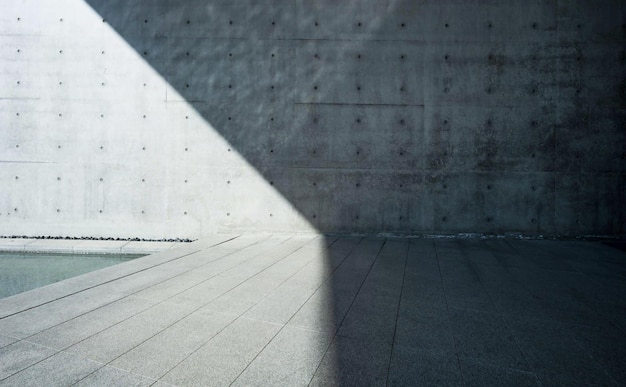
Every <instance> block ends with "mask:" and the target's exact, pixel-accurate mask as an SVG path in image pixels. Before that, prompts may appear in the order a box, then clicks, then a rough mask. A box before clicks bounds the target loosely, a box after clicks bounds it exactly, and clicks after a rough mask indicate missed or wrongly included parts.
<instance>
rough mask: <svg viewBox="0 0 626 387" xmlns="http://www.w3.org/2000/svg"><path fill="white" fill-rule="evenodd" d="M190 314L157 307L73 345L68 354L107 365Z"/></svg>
mask: <svg viewBox="0 0 626 387" xmlns="http://www.w3.org/2000/svg"><path fill="white" fill-rule="evenodd" d="M191 311H192V308H190V307H188V306H184V305H174V304H169V303H162V304H157V305H155V306H153V307H151V308H148V309H146V310H144V311H142V312H141V313H139V314H137V315H135V316H133V317H131V318H129V319H128V320H125V321H123V322H121V323H119V324H116V325H114V326H112V327H110V328H108V329H106V330H104V331H101V332H99V333H97V334H96V335H93V336H90V337H89V338H87V339H85V340H83V341H81V342H79V343H77V344H74V345H73V346H71V347H69V348H68V349H67V351H68V352H71V353H76V354H80V355H81V356H84V357H87V358H89V359H92V360H95V361H99V362H102V363H108V362H110V361H112V360H113V359H115V358H117V357H118V356H120V355H122V354H124V353H126V352H128V351H129V350H131V349H133V348H134V347H136V346H137V345H139V344H141V343H142V342H144V341H145V340H148V339H149V338H150V337H152V336H154V335H156V334H157V333H159V332H161V331H162V330H164V329H166V328H167V327H168V326H170V325H172V324H174V323H175V322H176V321H178V320H180V319H182V318H183V317H185V316H186V315H188V314H189V313H191Z"/></svg>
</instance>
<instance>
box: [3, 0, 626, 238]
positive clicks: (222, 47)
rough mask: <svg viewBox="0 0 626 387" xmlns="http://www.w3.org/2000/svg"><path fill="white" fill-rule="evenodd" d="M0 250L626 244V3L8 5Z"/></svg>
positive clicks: (74, 0) (90, 1)
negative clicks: (0, 245)
mask: <svg viewBox="0 0 626 387" xmlns="http://www.w3.org/2000/svg"><path fill="white" fill-rule="evenodd" d="M2 8H3V12H2V15H1V16H0V39H1V40H0V42H1V43H0V50H1V52H2V53H1V55H0V74H1V76H0V82H1V84H0V117H1V118H0V123H1V125H2V128H1V130H0V146H1V153H0V162H1V164H0V165H1V168H0V182H1V184H2V191H1V192H0V219H1V222H0V234H3V235H71V236H84V235H93V236H125V237H128V236H133V237H134V236H138V237H148V238H165V237H171V238H176V237H196V236H198V235H204V234H207V233H212V232H249V231H260V230H262V231H271V232H277V231H290V232H291V231H315V230H318V231H323V232H398V233H435V234H447V233H458V232H477V233H506V232H513V233H517V232H519V233H524V234H529V235H538V234H544V235H587V234H623V233H624V232H625V227H626V186H625V184H626V149H625V148H624V146H625V145H624V144H626V130H625V129H624V122H625V121H626V104H625V101H626V81H625V69H626V59H625V58H626V54H625V52H624V45H625V43H626V42H625V41H626V27H625V12H626V11H625V6H624V3H623V1H619V0H607V1H602V2H596V1H586V0H585V1H583V0H580V1H557V0H550V1H530V2H529V1H525V0H524V1H522V0H519V1H517V0H515V1H506V2H495V1H482V0H481V1H446V2H441V1H434V0H433V1H419V2H416V1H409V0H396V1H356V0H354V1H341V2H337V1H306V0H294V1H271V0H266V1H253V0H237V1H230V0H229V1H217V0H216V1H209V2H207V1H200V0H193V1H184V2H181V1H174V0H159V1H152V0H150V1H148V0H146V1H133V2H127V1H121V0H119V1H109V0H107V1H104V0H102V1H100V0H87V1H86V2H83V1H79V0H64V1H56V2H54V3H49V4H48V3H45V4H41V2H38V1H34V0H29V1H17V0H6V1H4V2H3V5H2Z"/></svg>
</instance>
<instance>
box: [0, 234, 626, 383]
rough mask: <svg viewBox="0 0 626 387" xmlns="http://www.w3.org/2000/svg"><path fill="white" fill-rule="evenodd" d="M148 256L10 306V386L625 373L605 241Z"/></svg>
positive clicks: (304, 242) (5, 339)
mask: <svg viewBox="0 0 626 387" xmlns="http://www.w3.org/2000/svg"><path fill="white" fill-rule="evenodd" d="M220 242H221V243H220ZM622 247H623V245H622ZM140 260H141V262H137V261H131V262H126V263H123V264H120V265H117V266H113V267H110V268H107V269H104V270H100V271H97V272H92V273H89V274H86V275H83V276H80V277H76V278H73V279H70V280H65V281H63V282H61V283H59V284H56V286H53V285H50V286H47V287H44V288H39V289H35V290H33V291H29V292H26V293H22V294H19V295H15V296H12V297H8V298H5V299H2V300H0V385H1V386H5V385H6V386H23V385H34V386H39V385H62V386H69V385H81V386H82V385H85V386H93V385H146V386H147V385H153V383H155V382H157V384H155V385H176V386H192V385H195V386H213V385H214V386H228V385H236V386H251V385H255V386H257V385H258V386H306V385H315V386H346V385H351V386H352V385H359V386H360V385H376V386H386V385H390V386H413V385H454V386H456V385H458V386H485V385H494V386H508V385H522V386H552V385H558V386H560V385H568V386H570V385H602V386H619V385H624V384H625V383H626V368H625V367H624V359H625V358H626V340H625V339H624V337H625V336H624V329H625V328H626V313H625V307H626V300H625V299H624V297H623V295H624V292H625V291H626V281H625V280H624V278H625V277H624V276H625V275H626V261H625V260H624V252H623V251H620V250H618V249H614V248H612V247H609V246H606V245H604V244H603V243H601V242H589V241H585V242H580V241H536V240H535V241H528V240H505V239H495V238H494V239H489V240H480V239H465V240H463V239H422V238H413V239H410V238H387V239H384V238H357V237H342V238H323V237H315V236H313V237H311V236H307V237H288V236H280V237H278V236H273V237H258V236H257V237H239V238H234V239H229V240H221V241H220V239H217V238H213V239H211V240H201V241H198V242H195V243H192V244H190V245H185V246H182V247H178V248H175V249H172V250H168V251H166V252H162V253H158V254H155V255H152V256H148V257H144V258H140ZM61 285H63V286H61Z"/></svg>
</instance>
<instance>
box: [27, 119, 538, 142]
mask: <svg viewBox="0 0 626 387" xmlns="http://www.w3.org/2000/svg"><path fill="white" fill-rule="evenodd" d="M16 115H17V116H19V115H20V113H16ZM59 117H63V114H62V113H59ZM142 117H143V118H147V116H146V115H145V114H144V115H143V116H142ZM100 118H104V114H100ZM185 119H186V120H187V119H189V116H185ZM228 121H232V117H228ZM270 121H272V122H273V121H274V117H271V118H270ZM318 122H319V119H318V118H317V117H315V118H313V123H314V124H317V123H318ZM354 122H356V123H357V124H360V123H362V122H363V121H362V120H361V118H360V117H357V118H355V120H354ZM405 123H406V121H405V120H404V119H403V118H401V119H400V120H398V124H400V125H404V124H405ZM443 124H444V125H447V124H448V120H443ZM492 125H493V122H492V121H491V120H487V121H486V122H485V126H487V127H491V126H492ZM530 126H531V127H533V128H536V127H538V126H539V121H536V120H532V121H531V122H530ZM15 147H16V148H19V145H16V146H15ZM58 148H59V149H61V145H59V146H58ZM100 149H103V147H102V146H101V147H100ZM142 150H146V148H145V147H143V148H142ZM187 150H188V148H185V152H186V151H187ZM228 151H229V152H230V149H228Z"/></svg>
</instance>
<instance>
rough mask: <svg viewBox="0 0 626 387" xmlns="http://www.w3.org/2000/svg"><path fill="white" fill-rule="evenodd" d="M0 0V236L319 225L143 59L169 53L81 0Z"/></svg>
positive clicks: (188, 233)
mask: <svg viewBox="0 0 626 387" xmlns="http://www.w3.org/2000/svg"><path fill="white" fill-rule="evenodd" d="M3 8H4V11H3V15H2V20H1V22H0V26H1V27H0V28H1V31H0V33H1V34H2V35H3V37H2V46H3V48H4V49H5V50H6V51H7V53H8V54H7V55H6V56H4V57H3V58H2V59H0V74H3V76H2V77H0V79H1V81H0V82H1V85H0V90H1V91H0V116H1V119H0V121H1V122H2V123H3V128H2V129H3V130H2V131H1V132H0V144H2V157H1V158H2V160H3V161H4V164H5V165H7V166H9V167H8V168H2V169H1V170H0V179H1V180H2V185H3V187H4V188H3V191H2V194H0V216H1V218H2V222H0V235H16V234H19V235H60V236H103V237H104V236H113V237H142V238H181V237H185V238H196V237H199V236H202V235H206V234H210V233H216V232H257V231H259V230H263V231H266V232H294V231H296V232H307V233H308V232H316V230H315V228H314V227H313V226H311V225H310V224H309V223H308V222H307V220H306V219H305V218H304V217H303V216H302V215H301V214H299V212H298V211H297V210H296V209H295V208H294V207H293V205H292V204H290V203H289V201H287V200H286V199H285V198H284V197H283V196H282V195H281V194H280V193H279V192H278V191H277V190H276V189H275V187H274V186H273V182H270V181H267V180H266V179H265V178H264V177H263V176H262V175H261V173H260V172H259V171H257V170H256V169H255V168H254V167H253V166H252V165H250V163H249V162H248V161H246V159H245V158H244V157H242V155H241V154H240V153H239V152H238V151H237V149H234V148H233V147H232V146H231V145H230V144H229V143H228V142H227V141H226V140H225V139H224V138H223V137H222V136H221V135H220V134H219V133H218V131H217V130H216V128H214V127H213V126H212V124H211V122H209V121H210V118H211V117H207V116H206V114H205V115H204V117H203V115H202V114H200V113H198V111H197V110H196V106H193V103H190V102H188V101H186V100H185V98H183V97H182V96H181V95H180V94H179V93H178V92H177V91H176V90H175V88H173V87H171V86H169V85H168V83H167V81H166V80H165V79H163V77H162V76H161V75H160V74H159V73H158V72H157V71H155V70H154V68H153V67H152V66H151V65H150V64H149V61H148V60H147V59H146V57H150V58H151V60H159V59H158V58H165V57H166V55H167V53H164V52H150V51H149V49H148V48H147V49H146V51H145V52H139V51H137V50H136V49H135V48H133V47H131V46H130V45H129V44H128V43H127V42H126V41H125V40H124V38H122V37H121V36H120V35H119V34H118V32H116V31H115V30H114V29H113V28H112V27H111V26H110V25H109V23H108V22H107V21H106V20H104V19H103V18H102V17H101V16H100V15H99V14H97V13H96V12H95V11H94V10H93V9H92V8H91V7H90V6H89V5H88V4H86V3H85V2H84V1H79V0H63V1H55V2H39V1H9V2H7V3H6V4H3ZM129 22H130V21H129ZM132 22H133V23H129V26H128V28H131V29H132V28H140V23H135V22H137V21H136V20H133V21H132ZM138 33H140V32H138ZM155 57H156V58H157V59H155ZM16 176H17V178H16Z"/></svg>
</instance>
